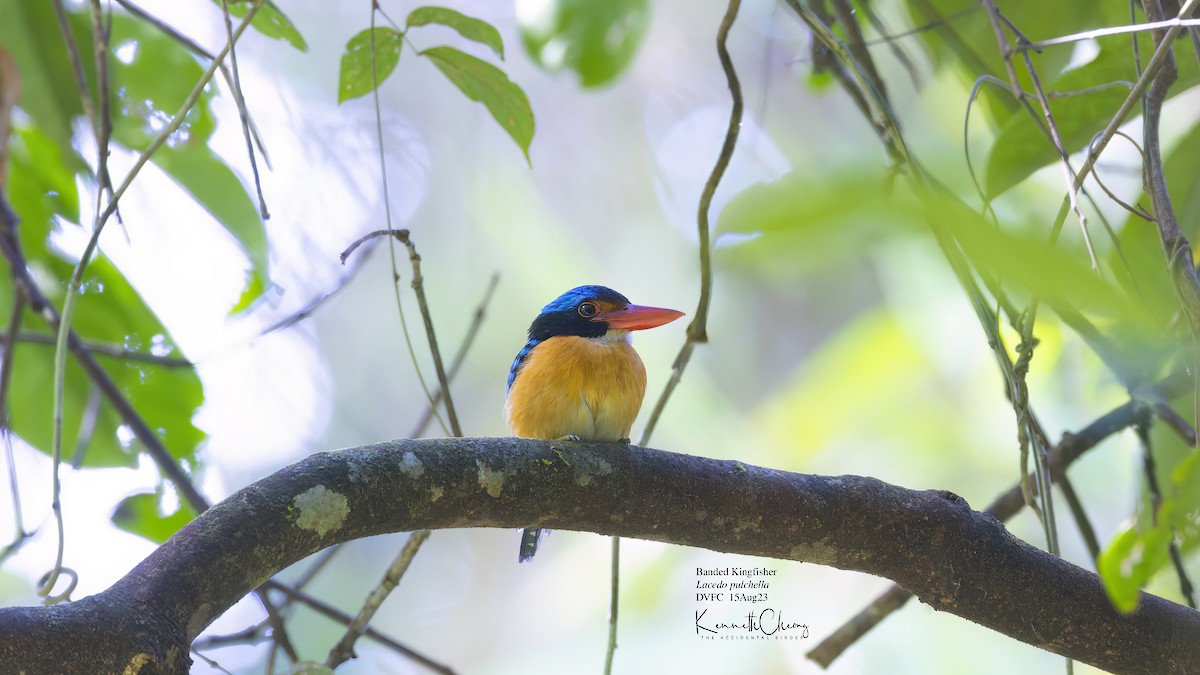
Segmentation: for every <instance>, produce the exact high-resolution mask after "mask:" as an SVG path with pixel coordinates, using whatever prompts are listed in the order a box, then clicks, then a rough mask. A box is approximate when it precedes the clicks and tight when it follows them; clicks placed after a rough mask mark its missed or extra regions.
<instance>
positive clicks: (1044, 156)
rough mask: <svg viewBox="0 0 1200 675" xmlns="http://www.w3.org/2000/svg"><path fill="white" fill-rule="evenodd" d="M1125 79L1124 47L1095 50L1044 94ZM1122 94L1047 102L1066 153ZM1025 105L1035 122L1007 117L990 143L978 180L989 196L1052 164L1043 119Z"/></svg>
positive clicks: (1122, 90) (1108, 114)
mask: <svg viewBox="0 0 1200 675" xmlns="http://www.w3.org/2000/svg"><path fill="white" fill-rule="evenodd" d="M1129 76H1130V73H1129V49H1128V48H1127V47H1122V48H1120V49H1118V48H1117V47H1116V45H1113V46H1110V47H1106V48H1105V49H1103V50H1101V52H1100V54H1099V56H1097V57H1096V59H1095V60H1094V61H1092V62H1091V63H1088V64H1087V65H1085V66H1082V67H1080V68H1076V69H1074V70H1071V71H1068V72H1067V73H1066V74H1064V75H1063V76H1062V77H1060V78H1057V79H1056V80H1054V81H1052V83H1051V84H1050V85H1049V86H1048V87H1047V88H1046V91H1057V92H1068V91H1080V90H1083V89H1087V88H1088V87H1093V86H1096V85H1099V84H1103V83H1107V82H1119V81H1121V80H1125V79H1127V78H1128V77H1129ZM1000 95H1001V96H1005V95H1007V94H1000ZM1128 95H1129V89H1128V88H1127V87H1121V86H1117V87H1108V88H1106V89H1100V90H1097V91H1093V92H1091V93H1087V94H1080V95H1078V96H1071V97H1068V98H1058V99H1053V100H1051V101H1050V102H1049V104H1050V111H1051V112H1052V113H1053V114H1054V121H1055V124H1056V125H1057V126H1058V130H1059V133H1060V134H1062V141H1063V145H1064V147H1066V149H1067V152H1075V151H1077V150H1080V149H1082V148H1083V147H1084V146H1086V145H1087V143H1088V142H1089V141H1090V140H1091V138H1092V136H1093V135H1094V134H1095V133H1096V132H1097V131H1100V130H1102V129H1103V128H1104V126H1105V124H1106V123H1107V121H1108V120H1109V119H1111V118H1112V115H1113V113H1114V112H1115V111H1116V110H1117V108H1119V107H1121V102H1122V101H1124V100H1125V97H1127V96H1128ZM1030 104H1031V105H1033V107H1034V109H1035V110H1038V111H1039V114H1038V118H1037V119H1036V120H1035V119H1032V118H1030V117H1029V115H1027V114H1024V113H1022V114H1018V115H1013V116H1011V117H1009V118H1008V120H1007V121H1006V122H1005V123H1004V125H1003V126H1002V127H1001V128H1000V132H999V134H998V135H997V136H996V140H995V142H994V143H993V144H992V151H991V153H990V154H989V155H988V160H987V173H986V180H985V181H984V184H985V185H984V186H985V191H986V192H987V194H988V196H989V197H995V196H997V195H999V194H1002V193H1003V192H1005V191H1006V190H1008V189H1009V188H1011V187H1012V186H1014V185H1016V184H1017V183H1019V182H1021V181H1023V180H1025V179H1026V178H1028V177H1029V175H1030V174H1032V173H1033V172H1034V171H1037V170H1038V169H1040V168H1042V167H1044V166H1047V165H1049V164H1050V163H1052V162H1056V161H1058V151H1057V150H1055V149H1054V144H1053V143H1052V142H1051V140H1050V136H1049V135H1048V133H1047V132H1045V131H1043V130H1042V128H1043V126H1044V125H1045V119H1044V118H1043V117H1042V116H1041V114H1040V108H1039V107H1038V104H1037V101H1030ZM1118 140H1119V139H1118ZM1064 187H1065V186H1064Z"/></svg>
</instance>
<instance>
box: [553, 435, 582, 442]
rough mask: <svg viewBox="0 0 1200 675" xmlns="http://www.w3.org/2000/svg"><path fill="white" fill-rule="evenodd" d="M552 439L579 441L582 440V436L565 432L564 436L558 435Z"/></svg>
mask: <svg viewBox="0 0 1200 675" xmlns="http://www.w3.org/2000/svg"><path fill="white" fill-rule="evenodd" d="M554 440H556V441H575V442H579V441H582V440H583V439H582V438H580V437H579V436H576V435H575V434H567V435H566V436H559V437H558V438H556V439H554Z"/></svg>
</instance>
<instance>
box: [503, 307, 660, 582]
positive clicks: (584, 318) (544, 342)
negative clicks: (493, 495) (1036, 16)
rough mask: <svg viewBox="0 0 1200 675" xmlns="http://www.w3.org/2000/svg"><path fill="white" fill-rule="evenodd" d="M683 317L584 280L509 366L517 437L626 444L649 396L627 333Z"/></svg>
mask: <svg viewBox="0 0 1200 675" xmlns="http://www.w3.org/2000/svg"><path fill="white" fill-rule="evenodd" d="M681 316H683V312H677V311H675V310H673V309H663V308H660V307H643V306H641V305H632V304H630V303H629V299H628V298H626V297H625V296H623V295H621V294H620V293H618V292H616V291H614V290H612V289H611V288H606V287H604V286H579V287H578V288H572V289H571V290H569V291H567V292H566V293H563V294H562V295H560V296H558V297H557V298H555V300H554V301H553V302H551V303H550V304H548V305H546V306H545V307H543V308H542V312H541V313H540V314H538V316H537V318H536V319H534V320H533V323H532V324H531V325H530V326H529V341H528V342H526V343H525V346H524V347H522V348H521V351H520V352H517V358H516V359H515V360H514V361H513V364H512V368H511V369H510V370H509V371H508V399H507V401H506V402H505V405H504V417H505V420H506V421H507V423H508V429H509V431H510V432H511V433H512V435H514V436H520V437H522V438H543V439H548V440H585V441H623V442H625V443H628V442H629V430H630V429H632V428H633V420H634V419H635V418H636V417H637V414H638V409H639V408H641V407H642V397H643V396H645V394H646V368H645V366H643V365H642V360H641V359H640V358H638V355H637V352H636V351H634V349H633V346H632V345H631V344H630V338H629V331H633V330H642V329H644V328H654V327H655V326H661V325H663V324H665V323H670V322H671V321H674V320H675V319H678V318H679V317H681ZM541 534H542V530H541V529H536V528H528V529H526V530H525V531H524V532H523V533H522V534H521V550H520V553H519V555H518V556H517V559H518V560H519V561H520V562H525V561H526V560H529V559H530V558H532V557H533V554H534V553H535V552H536V551H537V545H538V539H539V538H540V537H541Z"/></svg>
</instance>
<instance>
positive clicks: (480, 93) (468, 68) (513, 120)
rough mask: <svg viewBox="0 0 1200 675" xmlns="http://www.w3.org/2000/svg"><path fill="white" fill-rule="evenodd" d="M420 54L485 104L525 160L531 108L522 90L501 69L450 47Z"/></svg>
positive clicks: (527, 151)
mask: <svg viewBox="0 0 1200 675" xmlns="http://www.w3.org/2000/svg"><path fill="white" fill-rule="evenodd" d="M421 56H424V57H426V58H428V59H429V60H430V61H432V62H433V65H435V66H437V67H438V70H440V71H442V74H443V75H445V76H446V77H447V78H449V79H450V81H451V82H453V83H454V86H456V87H458V88H459V90H460V91H462V93H463V94H465V95H466V96H467V98H469V99H471V100H472V101H478V102H480V103H482V104H484V105H485V106H487V109H488V112H490V113H491V114H492V117H493V118H495V120H496V122H497V123H498V124H499V125H500V127H501V128H503V129H504V131H506V132H508V135H509V136H511V137H512V139H513V141H515V142H516V144H517V147H519V148H521V152H523V153H525V160H526V161H529V144H530V143H532V142H533V110H532V109H531V108H530V107H529V99H528V98H527V97H526V96H525V92H524V91H522V90H521V88H520V87H518V86H517V85H516V84H514V83H513V82H512V80H509V79H508V76H507V75H505V74H504V71H502V70H500V69H499V68H497V67H496V66H493V65H492V64H490V63H488V62H487V61H483V60H480V59H477V58H475V57H474V56H471V55H470V54H464V53H463V52H460V51H458V50H457V49H454V48H453V47H432V48H430V49H426V50H425V51H423V52H421Z"/></svg>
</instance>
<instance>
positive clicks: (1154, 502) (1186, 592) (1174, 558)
mask: <svg viewBox="0 0 1200 675" xmlns="http://www.w3.org/2000/svg"><path fill="white" fill-rule="evenodd" d="M1150 420H1151V417H1150V411H1149V410H1147V409H1145V408H1142V409H1139V410H1138V418H1137V421H1136V422H1135V424H1134V427H1133V428H1134V431H1136V432H1137V437H1138V442H1139V444H1140V445H1141V447H1142V473H1144V474H1145V475H1146V488H1147V490H1149V492H1150V520H1151V523H1152V524H1153V525H1154V526H1155V527H1157V526H1159V522H1158V511H1159V509H1160V508H1162V501H1163V495H1162V488H1161V487H1160V486H1159V484H1158V469H1157V468H1156V466H1155V461H1154V448H1153V445H1152V444H1151V442H1150ZM1168 527H1170V525H1168ZM1167 553H1168V555H1169V556H1170V558H1171V564H1172V565H1173V566H1174V567H1175V575H1176V576H1177V577H1179V592H1180V594H1181V595H1183V598H1184V600H1185V601H1186V602H1187V604H1188V607H1191V608H1192V609H1195V608H1196V595H1195V591H1194V590H1193V587H1192V580H1191V578H1190V577H1188V573H1187V569H1186V568H1185V567H1184V566H1183V558H1182V557H1181V556H1180V554H1179V544H1178V542H1176V540H1175V532H1174V528H1173V527H1172V528H1171V539H1170V541H1168V542H1167Z"/></svg>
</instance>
